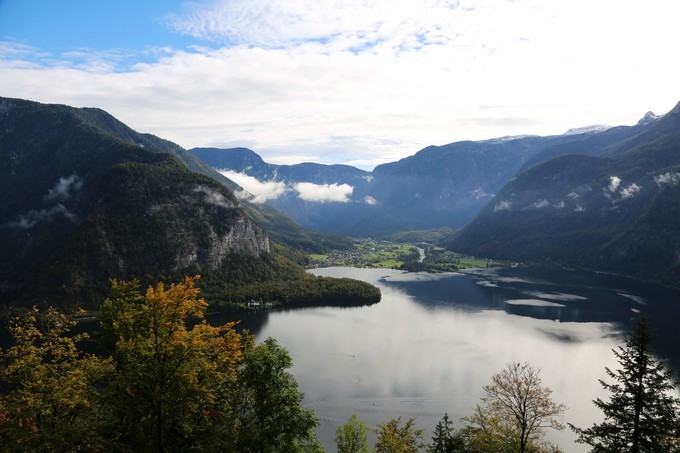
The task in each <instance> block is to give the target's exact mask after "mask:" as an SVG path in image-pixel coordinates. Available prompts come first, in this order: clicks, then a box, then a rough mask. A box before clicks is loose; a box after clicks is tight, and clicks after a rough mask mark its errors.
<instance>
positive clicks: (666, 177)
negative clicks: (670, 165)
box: [654, 172, 680, 187]
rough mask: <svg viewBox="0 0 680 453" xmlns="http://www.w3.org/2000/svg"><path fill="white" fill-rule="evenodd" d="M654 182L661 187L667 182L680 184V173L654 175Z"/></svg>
mask: <svg viewBox="0 0 680 453" xmlns="http://www.w3.org/2000/svg"><path fill="white" fill-rule="evenodd" d="M654 182H655V183H656V185H657V186H659V187H661V186H663V185H666V184H673V185H674V184H678V183H680V173H670V172H667V173H663V174H660V175H657V176H654Z"/></svg>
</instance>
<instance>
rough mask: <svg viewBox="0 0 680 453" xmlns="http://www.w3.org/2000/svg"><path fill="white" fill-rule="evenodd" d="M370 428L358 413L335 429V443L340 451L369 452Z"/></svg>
mask: <svg viewBox="0 0 680 453" xmlns="http://www.w3.org/2000/svg"><path fill="white" fill-rule="evenodd" d="M367 431H368V428H367V427H366V425H364V424H363V423H362V422H361V421H360V420H359V418H358V417H357V415H356V414H352V416H351V417H350V418H349V420H348V421H347V423H344V424H342V425H340V426H339V427H338V429H337V430H336V431H335V445H336V447H337V448H338V453H368V452H369V448H368V436H367V435H366V433H367Z"/></svg>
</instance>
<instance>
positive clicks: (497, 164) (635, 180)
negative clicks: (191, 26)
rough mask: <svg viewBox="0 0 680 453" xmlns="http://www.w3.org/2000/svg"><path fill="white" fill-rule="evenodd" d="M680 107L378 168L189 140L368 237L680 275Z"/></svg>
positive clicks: (286, 209)
mask: <svg viewBox="0 0 680 453" xmlns="http://www.w3.org/2000/svg"><path fill="white" fill-rule="evenodd" d="M679 117H680V107H676V108H674V109H673V110H672V111H670V112H669V113H668V114H666V115H655V114H653V113H651V112H648V113H647V114H645V116H644V117H643V118H642V119H641V120H640V121H639V122H638V123H637V124H636V125H633V126H618V127H606V126H596V127H588V128H580V129H573V130H570V131H568V132H567V133H565V134H562V135H556V136H548V137H537V136H520V137H504V138H498V139H492V140H484V141H463V142H456V143H451V144H448V145H444V146H430V147H427V148H425V149H423V150H421V151H419V152H417V153H416V154H415V155H413V156H410V157H407V158H405V159H402V160H400V161H398V162H393V163H389V164H385V165H380V166H378V167H376V168H375V169H374V170H373V171H372V172H367V171H362V170H359V169H356V168H353V167H349V166H344V165H320V164H312V163H304V164H298V165H274V164H269V163H266V162H264V161H263V160H262V158H261V157H260V156H258V155H257V154H256V153H254V152H253V151H251V150H248V149H245V148H236V149H214V148H197V149H192V150H190V151H191V152H192V153H194V155H196V156H197V157H199V158H200V159H202V160H203V161H204V162H206V163H207V164H208V165H210V166H211V167H213V168H215V169H217V170H218V171H220V172H221V173H222V174H225V175H227V176H228V177H229V178H231V179H233V180H235V181H237V182H239V181H244V182H246V183H249V184H251V185H252V184H253V181H254V180H256V181H255V182H256V183H257V184H255V185H254V186H253V187H255V188H256V189H258V188H259V187H260V186H264V187H266V188H267V189H268V192H266V193H264V195H263V194H262V193H248V192H247V191H245V190H244V191H237V195H239V196H240V197H243V198H246V199H253V200H256V201H259V202H265V203H267V204H269V205H271V206H273V207H276V208H277V209H279V210H281V211H282V212H283V213H285V214H287V215H289V216H290V217H291V218H293V219H295V220H296V221H297V222H298V223H300V224H301V225H302V226H305V227H307V228H312V229H317V230H320V231H326V232H333V233H337V234H343V235H349V236H357V237H363V236H373V237H399V236H401V237H403V236H404V235H405V234H407V233H408V232H413V231H414V230H415V231H420V234H415V235H413V234H412V235H411V236H412V237H416V238H418V237H425V235H424V234H423V233H422V232H423V231H432V230H439V231H440V233H439V237H440V239H441V240H442V244H443V245H445V246H447V247H448V248H451V249H453V250H456V251H459V252H463V253H468V254H474V255H477V256H483V257H489V258H497V259H509V260H527V261H532V262H541V263H550V264H555V265H566V266H579V267H592V268H597V269H604V270H608V271H613V272H623V273H626V274H632V275H637V276H641V277H644V278H650V279H655V280H662V281H664V282H665V283H670V284H677V281H678V278H677V277H678V276H679V274H678V264H679V263H680V230H679V229H678V227H677V226H676V222H675V221H674V219H678V218H680V217H678V216H677V213H678V210H679V208H678V198H677V192H678V190H679V186H678V183H679V182H680V167H679V165H680V120H679ZM258 184H259V185H260V186H259V185H258ZM272 189H275V190H272ZM314 191H316V192H317V196H316V197H315V196H314ZM258 197H259V200H258ZM674 215H675V216H674ZM430 237H437V235H434V236H432V235H431V236H430Z"/></svg>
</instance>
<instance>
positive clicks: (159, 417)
mask: <svg viewBox="0 0 680 453" xmlns="http://www.w3.org/2000/svg"><path fill="white" fill-rule="evenodd" d="M198 278H199V277H198V276H196V277H187V278H186V279H185V280H184V282H181V283H177V284H173V285H170V287H168V288H166V286H165V285H164V284H163V283H159V284H158V285H156V287H149V289H148V290H147V291H146V294H145V295H144V296H142V295H141V293H139V290H138V289H137V288H136V287H137V283H136V282H117V281H113V282H112V291H111V297H110V298H109V299H107V300H106V301H105V302H104V304H103V306H102V324H101V330H102V338H103V339H104V341H107V342H109V343H114V348H115V349H114V351H113V358H114V363H115V368H116V369H115V373H114V374H113V376H112V377H111V379H110V380H109V382H108V383H107V386H106V389H105V390H104V402H105V409H106V410H107V411H108V412H109V413H110V414H111V425H110V426H109V430H110V432H112V433H118V436H117V441H118V443H119V445H120V446H121V448H123V447H124V448H130V449H133V450H143V451H185V450H196V449H198V450H212V449H219V448H223V446H228V445H233V444H234V443H235V438H236V436H237V434H238V431H237V423H236V422H237V413H236V409H235V407H234V405H233V401H234V400H235V398H236V395H237V391H238V388H237V372H238V368H239V367H240V366H241V365H242V363H243V354H244V349H245V348H247V347H248V345H250V344H251V343H252V338H250V337H249V336H247V335H244V336H242V335H239V334H238V333H237V332H236V331H235V330H234V329H233V326H234V323H227V324H225V325H224V326H221V327H212V326H208V325H207V324H206V323H205V321H203V322H199V323H197V324H195V325H194V326H193V327H192V328H191V329H189V328H188V326H187V322H188V321H189V319H190V318H195V319H200V318H202V317H203V315H204V312H205V309H206V306H207V305H206V303H205V301H204V300H203V299H200V298H199V297H198V294H199V290H198V288H196V285H195V283H196V281H197V280H198Z"/></svg>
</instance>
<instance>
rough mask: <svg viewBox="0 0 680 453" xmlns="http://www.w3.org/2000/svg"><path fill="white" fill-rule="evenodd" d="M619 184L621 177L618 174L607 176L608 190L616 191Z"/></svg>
mask: <svg viewBox="0 0 680 453" xmlns="http://www.w3.org/2000/svg"><path fill="white" fill-rule="evenodd" d="M620 185H621V178H619V177H618V176H610V177H609V187H608V189H609V191H610V192H616V191H617V190H618V188H619V186H620Z"/></svg>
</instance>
